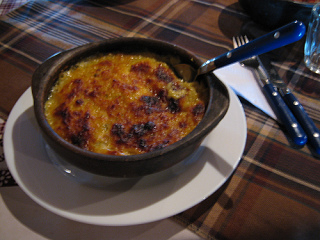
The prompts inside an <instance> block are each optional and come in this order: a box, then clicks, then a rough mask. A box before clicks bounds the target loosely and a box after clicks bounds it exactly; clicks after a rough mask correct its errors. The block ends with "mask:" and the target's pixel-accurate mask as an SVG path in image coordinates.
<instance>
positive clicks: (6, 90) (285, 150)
mask: <svg viewBox="0 0 320 240" xmlns="http://www.w3.org/2000/svg"><path fill="white" fill-rule="evenodd" d="M249 21H250V18H249V17H248V16H247V15H246V14H245V13H244V12H243V10H242V8H241V7H240V5H239V3H238V2H237V1H236V0H223V1H222V0H205V1H202V0H173V1H172V0H154V1H149V0H137V1H133V0H132V1H128V0H127V1H124V0H122V1H80V0H73V1H40V0H39V1H37V0H36V1H31V2H29V3H27V4H25V5H23V6H22V7H20V8H18V9H16V10H14V11H12V12H10V13H8V14H6V15H3V16H2V17H1V18H0V72H1V80H0V81H1V88H0V111H1V117H2V118H1V120H0V130H1V131H2V130H3V127H4V122H5V119H6V117H7V116H8V114H9V113H10V110H11V109H12V107H13V105H14V103H15V102H16V101H17V100H18V98H19V97H20V95H21V94H22V93H23V92H24V91H25V90H26V89H27V88H28V87H29V86H30V82H31V76H32V73H33V71H34V70H35V69H36V67H37V66H38V65H39V64H41V63H42V62H44V61H45V59H46V58H48V57H49V56H51V55H52V54H54V53H57V52H59V51H63V50H66V49H70V48H73V47H76V46H79V45H82V44H85V43H89V42H93V41H99V40H102V39H107V38H112V37H120V36H125V37H132V36H136V37H144V38H155V39H161V40H165V41H168V42H171V43H174V44H178V45H180V46H182V47H185V48H187V49H189V50H191V51H193V52H195V53H196V54H197V55H198V56H199V57H200V58H202V59H209V58H212V57H213V56H217V55H219V54H221V53H224V52H226V51H227V50H229V49H231V48H232V42H231V38H232V36H234V35H238V34H239V33H240V32H241V29H242V30H243V29H244V26H245V24H246V22H249ZM303 41H304V40H301V41H299V42H297V43H296V44H293V45H290V46H289V47H286V48H283V49H281V50H279V51H277V52H275V53H274V54H273V55H272V56H273V57H274V58H273V64H274V65H275V67H276V69H277V70H279V74H280V75H281V77H283V79H284V80H285V81H286V82H287V83H288V85H289V87H290V88H291V89H292V90H293V91H294V93H295V95H296V96H297V97H298V98H299V100H300V101H301V103H302V104H303V105H304V107H305V109H306V111H307V112H308V113H309V115H310V117H311V118H312V119H313V120H314V121H315V123H316V125H317V126H318V127H320V114H319V113H320V81H319V79H320V78H319V75H314V74H312V73H311V72H310V71H308V69H306V68H305V66H304V64H303V44H304V42H303ZM235 81H236V79H235ZM242 103H243V107H244V110H245V114H246V118H247V127H248V133H247V134H248V135H247V143H246V147H245V151H244V154H243V157H242V159H241V162H240V164H239V166H238V167H237V169H236V170H235V172H234V174H233V175H232V177H231V178H230V179H229V181H228V182H227V183H226V184H225V185H224V186H223V187H222V188H221V189H219V191H217V192H216V193H215V194H213V195H212V196H211V197H209V198H207V199H206V200H204V201H203V202H202V203H200V204H198V205H196V206H195V207H193V208H191V209H189V210H187V211H185V212H183V213H181V214H179V215H177V216H173V217H172V219H174V220H175V221H177V222H179V223H181V224H183V225H184V226H186V227H188V228H189V229H191V230H192V231H194V232H196V233H197V234H199V235H200V236H202V237H204V238H206V239H221V240H222V239H239V240H240V239H247V240H249V239H255V240H256V239H273V240H274V239H320V161H319V159H317V158H315V157H314V156H313V155H312V152H311V150H310V148H309V147H308V146H305V147H303V148H300V149H298V148H294V147H293V146H292V145H291V143H290V141H289V140H288V138H287V137H286V134H285V132H284V129H283V128H282V127H281V125H279V124H278V123H277V122H276V121H274V120H273V119H271V118H269V117H268V116H266V115H265V114H264V113H263V112H262V111H260V110H259V109H257V108H255V107H253V106H252V105H250V104H249V103H248V102H246V101H243V102H242ZM0 144H1V146H0V150H2V137H1V135H0ZM230 151H232V146H230ZM0 154H1V155H0V173H1V175H0V186H2V187H4V186H9V185H10V186H12V185H14V184H15V183H14V180H13V179H12V178H11V175H10V173H9V172H8V171H7V170H6V167H5V159H4V155H3V153H2V152H1V153H0ZM186 197H187V196H186Z"/></svg>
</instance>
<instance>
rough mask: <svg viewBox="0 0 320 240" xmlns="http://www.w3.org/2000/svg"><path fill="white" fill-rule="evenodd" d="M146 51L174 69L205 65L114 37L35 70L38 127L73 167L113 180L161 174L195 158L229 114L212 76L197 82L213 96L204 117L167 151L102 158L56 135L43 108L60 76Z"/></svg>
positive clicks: (167, 47) (177, 51) (166, 46)
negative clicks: (104, 57)
mask: <svg viewBox="0 0 320 240" xmlns="http://www.w3.org/2000/svg"><path fill="white" fill-rule="evenodd" d="M145 51H146V52H152V53H154V54H157V55H158V56H159V57H161V58H162V59H163V60H164V61H166V62H167V63H168V64H170V65H171V64H172V62H173V61H174V62H175V63H187V64H190V65H191V66H193V67H194V68H197V67H199V66H200V65H201V64H202V62H201V61H200V60H199V59H198V58H197V57H196V56H195V55H194V54H192V53H190V52H188V51H187V50H185V49H183V48H181V47H178V46H176V45H172V44H170V43H166V42H163V41H158V40H151V39H143V38H116V39H109V40H105V41H102V42H94V43H90V44H87V45H84V46H81V47H77V48H75V49H72V50H69V51H66V52H62V53H60V54H57V55H55V56H53V57H51V58H50V59H48V60H47V61H45V62H44V63H43V64H42V65H40V66H39V68H38V69H37V70H36V71H35V73H34V75H33V78H32V94H33V99H34V111H35V116H36V119H37V122H38V124H39V126H40V129H41V131H42V133H43V136H44V139H45V140H46V142H47V143H48V144H49V146H50V147H51V148H52V149H53V150H54V151H55V152H56V153H57V154H59V155H60V156H62V157H63V158H64V159H65V160H66V161H68V162H69V163H70V164H71V165H74V166H76V167H78V168H80V169H83V170H85V171H88V172H91V173H94V174H98V175H104V176H111V177H140V176H144V175H148V174H152V173H155V172H159V171H162V170H164V169H167V168H169V167H171V166H173V165H175V164H177V163H178V162H180V161H182V160H183V159H185V158H186V157H188V156H189V155H190V154H192V153H193V152H194V151H195V150H196V149H197V148H198V147H199V146H200V144H201V142H202V141H203V140H204V138H205V137H206V136H207V135H208V134H209V133H210V132H211V131H212V129H213V128H214V127H215V126H216V125H217V124H218V123H219V122H220V121H221V119H222V118H223V117H224V115H225V114H226V112H227V110H228V107H229V95H228V90H227V88H226V86H225V85H224V84H223V83H222V82H221V81H220V80H219V79H217V78H216V77H215V76H214V75H213V74H206V75H205V76H203V77H202V79H199V80H200V81H205V83H206V84H207V89H208V92H209V101H208V104H207V109H206V112H205V115H204V118H203V119H202V121H201V122H200V123H199V124H198V126H197V127H196V128H195V129H194V130H193V131H192V132H191V133H190V134H188V135H187V136H186V137H184V138H183V139H181V140H180V141H178V142H176V143H174V144H172V145H169V146H167V147H165V148H163V149H159V150H155V151H152V152H149V153H144V154H138V155H130V156H112V155H105V154H98V153H94V152H90V151H87V150H84V149H81V148H79V147H77V146H75V145H72V144H71V143H69V142H67V141H65V140H64V139H62V138H61V137H60V136H59V135H58V134H56V133H55V132H54V131H53V129H52V128H51V127H50V126H49V124H48V122H47V120H46V118H45V115H44V103H45V102H46V100H47V98H48V95H49V93H50V90H51V88H52V86H53V85H54V83H55V81H56V80H57V77H58V75H59V73H60V72H61V71H63V70H65V69H66V68H69V67H70V66H72V65H73V64H75V63H76V62H78V61H79V60H81V59H82V58H86V57H88V56H91V55H95V54H96V53H110V52H122V53H141V52H145Z"/></svg>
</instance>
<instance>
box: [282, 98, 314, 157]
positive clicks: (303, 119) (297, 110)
mask: <svg viewBox="0 0 320 240" xmlns="http://www.w3.org/2000/svg"><path fill="white" fill-rule="evenodd" d="M283 99H284V100H285V102H286V104H287V106H288V107H289V108H290V109H291V111H292V112H293V113H294V115H295V116H296V118H297V119H298V121H299V122H300V124H301V125H302V128H303V129H304V130H305V132H306V134H307V136H308V141H310V144H311V146H312V147H313V148H314V150H315V151H316V153H317V154H320V131H319V129H318V128H317V127H316V125H315V124H314V122H313V121H312V119H311V118H310V117H309V115H308V114H307V113H306V111H305V110H304V108H303V106H302V105H301V104H300V102H299V101H298V99H297V98H296V97H295V96H294V95H293V94H292V93H291V92H288V93H286V94H284V95H283Z"/></svg>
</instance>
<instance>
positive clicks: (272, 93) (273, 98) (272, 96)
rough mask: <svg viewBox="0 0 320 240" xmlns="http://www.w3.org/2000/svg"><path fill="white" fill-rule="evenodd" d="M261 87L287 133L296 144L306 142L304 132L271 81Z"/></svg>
mask: <svg viewBox="0 0 320 240" xmlns="http://www.w3.org/2000/svg"><path fill="white" fill-rule="evenodd" d="M263 89H264V90H265V93H266V96H267V98H268V100H269V102H270V105H271V107H272V109H273V110H274V112H275V114H276V115H277V117H278V118H279V119H280V121H281V123H282V124H283V126H284V127H285V128H286V130H287V132H288V135H289V136H290V137H291V139H292V140H293V142H294V143H295V144H296V145H298V146H303V145H305V144H306V142H307V135H306V133H305V132H304V130H303V129H302V127H301V125H300V124H299V122H298V121H297V119H296V118H295V116H294V115H293V114H292V112H291V111H290V109H289V108H288V106H287V105H286V103H285V102H284V100H283V99H282V97H281V95H280V93H279V92H278V91H277V89H276V88H275V86H274V85H273V84H272V83H267V84H265V85H264V86H263Z"/></svg>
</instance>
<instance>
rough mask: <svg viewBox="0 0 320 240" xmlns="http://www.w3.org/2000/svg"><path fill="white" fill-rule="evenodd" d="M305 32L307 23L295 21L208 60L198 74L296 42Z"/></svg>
mask: <svg viewBox="0 0 320 240" xmlns="http://www.w3.org/2000/svg"><path fill="white" fill-rule="evenodd" d="M305 32H306V27H305V25H304V24H303V23H302V22H300V21H294V22H292V23H289V24H287V25H285V26H283V27H281V28H279V29H277V30H274V31H272V32H270V33H268V34H266V35H263V36H262V37H259V38H256V39H255V40H252V41H250V42H249V43H246V44H244V45H242V46H240V47H238V48H235V49H233V50H231V51H229V52H226V53H224V54H222V55H220V56H218V57H216V58H213V59H210V60H208V61H206V62H205V63H204V64H203V65H202V66H201V67H200V69H199V72H198V74H204V73H207V72H210V71H213V70H215V69H216V68H220V67H224V66H227V65H229V64H232V63H235V62H239V61H241V60H244V59H247V58H250V57H252V56H255V55H260V54H263V53H266V52H269V51H272V50H274V49H277V48H280V47H283V46H285V45H288V44H290V43H293V42H296V41H298V40H300V39H301V38H302V37H303V35H304V34H305Z"/></svg>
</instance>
